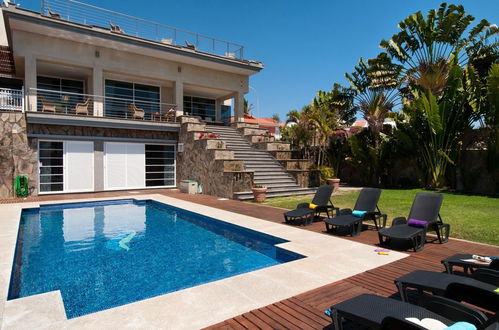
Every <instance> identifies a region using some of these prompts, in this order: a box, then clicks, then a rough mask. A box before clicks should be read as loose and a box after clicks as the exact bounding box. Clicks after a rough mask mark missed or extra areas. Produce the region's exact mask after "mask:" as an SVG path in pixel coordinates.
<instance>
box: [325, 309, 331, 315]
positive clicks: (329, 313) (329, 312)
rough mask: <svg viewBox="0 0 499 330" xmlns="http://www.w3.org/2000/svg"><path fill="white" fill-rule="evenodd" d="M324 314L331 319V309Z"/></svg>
mask: <svg viewBox="0 0 499 330" xmlns="http://www.w3.org/2000/svg"><path fill="white" fill-rule="evenodd" d="M324 314H326V315H327V316H329V317H331V310H330V309H326V310H325V311H324Z"/></svg>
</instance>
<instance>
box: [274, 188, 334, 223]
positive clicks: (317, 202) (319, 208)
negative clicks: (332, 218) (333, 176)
mask: <svg viewBox="0 0 499 330" xmlns="http://www.w3.org/2000/svg"><path fill="white" fill-rule="evenodd" d="M332 194H333V186H329V185H323V186H320V187H319V188H317V191H316V192H315V196H314V198H313V199H312V202H311V203H300V204H298V205H297V206H296V209H294V210H292V211H288V212H286V213H284V221H285V222H286V223H293V222H302V223H303V224H305V225H306V224H310V223H312V221H314V219H315V217H317V216H319V214H320V213H322V212H325V213H326V214H327V216H328V218H329V210H332V211H338V208H335V207H334V205H333V203H332V202H331V195H332Z"/></svg>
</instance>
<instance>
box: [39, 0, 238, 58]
mask: <svg viewBox="0 0 499 330" xmlns="http://www.w3.org/2000/svg"><path fill="white" fill-rule="evenodd" d="M49 10H50V12H51V13H52V15H51V14H50V13H49ZM41 12H42V14H43V15H46V16H52V17H56V16H57V15H59V16H60V18H61V19H65V20H68V21H71V22H75V23H80V24H85V25H96V26H100V27H106V28H109V27H110V24H114V25H117V26H119V27H120V28H122V30H121V31H122V32H123V34H125V35H135V36H137V37H141V38H145V39H150V40H155V41H158V42H163V43H167V44H172V45H177V46H187V44H185V45H184V44H183V42H184V41H185V42H189V43H191V44H193V45H195V48H196V50H200V51H202V52H207V53H211V54H215V55H220V56H226V57H229V58H239V59H243V50H244V46H243V45H240V44H237V43H234V42H230V41H226V40H222V39H218V38H214V37H210V36H207V35H203V34H200V33H195V32H191V31H187V30H184V29H179V28H176V27H172V26H169V25H165V24H161V23H156V22H153V21H149V20H146V19H142V18H138V17H134V16H130V15H127V14H123V13H119V12H116V11H112V10H109V9H104V8H100V7H97V6H93V5H90V4H86V3H83V2H79V1H75V0H41ZM115 32H117V31H115ZM120 33H121V32H120ZM182 35H184V36H187V37H188V38H187V39H184V40H181V36H182ZM217 46H218V47H217ZM187 48H189V47H187Z"/></svg>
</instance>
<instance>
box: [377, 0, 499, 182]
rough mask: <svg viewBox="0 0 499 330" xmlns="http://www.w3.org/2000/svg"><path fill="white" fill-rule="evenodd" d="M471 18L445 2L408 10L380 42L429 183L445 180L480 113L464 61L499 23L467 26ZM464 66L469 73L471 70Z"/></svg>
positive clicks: (494, 33)
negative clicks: (398, 83)
mask: <svg viewBox="0 0 499 330" xmlns="http://www.w3.org/2000/svg"><path fill="white" fill-rule="evenodd" d="M473 21H474V17H473V16H471V15H469V14H467V13H466V12H465V11H464V8H463V6H456V5H447V4H445V3H443V4H441V5H440V8H439V9H438V10H430V11H429V12H428V13H427V15H426V17H424V16H423V14H422V13H421V12H417V13H415V14H413V15H410V16H408V17H407V18H406V19H404V20H403V21H402V22H400V23H399V25H398V26H399V28H400V30H401V31H400V32H398V33H396V34H394V35H393V36H392V38H391V39H390V40H388V41H387V40H383V41H381V44H380V46H381V48H384V49H385V50H386V51H387V52H388V54H389V56H390V57H391V58H392V59H393V60H394V61H396V62H398V64H399V65H400V66H401V68H402V69H401V73H402V76H403V80H402V82H403V86H402V88H401V95H402V97H403V99H402V101H403V104H404V108H403V111H404V115H405V116H406V118H407V119H408V120H409V123H410V126H411V127H413V129H414V131H415V133H416V136H417V137H418V140H419V141H418V145H419V146H420V155H421V157H422V159H423V162H424V164H425V166H426V168H427V171H428V179H429V184H430V186H433V187H441V186H443V185H444V184H445V174H446V170H447V167H448V166H449V165H452V164H454V163H455V160H456V159H457V155H458V152H459V148H460V147H459V146H460V144H461V141H462V133H463V132H464V130H465V129H466V128H470V127H471V126H472V124H473V122H474V121H475V120H477V119H478V118H479V114H478V113H477V112H476V111H473V107H472V104H471V103H470V92H469V88H468V91H467V90H466V89H465V88H464V86H463V81H465V78H466V75H465V71H464V70H463V67H464V66H465V64H466V63H467V62H468V63H469V62H470V59H472V58H474V54H478V53H480V52H479V51H476V50H475V51H471V49H473V47H474V46H477V45H479V44H480V43H482V44H483V43H486V41H487V40H488V38H490V37H492V36H493V35H497V29H494V28H493V27H491V26H490V24H489V23H488V22H487V21H486V20H482V21H480V22H479V23H478V24H477V25H476V26H475V27H473V28H471V29H470V25H471V23H472V22H473ZM468 30H469V33H468V35H467V36H465V32H466V31H468ZM480 36H482V37H480ZM477 48H478V49H480V47H479V46H478V47H477ZM467 72H468V76H471V75H472V71H471V70H467Z"/></svg>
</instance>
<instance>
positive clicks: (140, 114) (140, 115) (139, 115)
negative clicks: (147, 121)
mask: <svg viewBox="0 0 499 330" xmlns="http://www.w3.org/2000/svg"><path fill="white" fill-rule="evenodd" d="M128 110H130V112H131V113H132V119H142V120H144V115H145V112H144V110H143V109H140V108H137V106H136V105H135V104H134V103H130V104H129V105H128Z"/></svg>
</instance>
